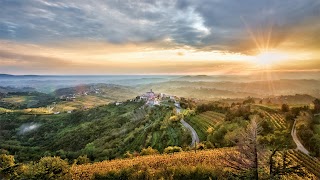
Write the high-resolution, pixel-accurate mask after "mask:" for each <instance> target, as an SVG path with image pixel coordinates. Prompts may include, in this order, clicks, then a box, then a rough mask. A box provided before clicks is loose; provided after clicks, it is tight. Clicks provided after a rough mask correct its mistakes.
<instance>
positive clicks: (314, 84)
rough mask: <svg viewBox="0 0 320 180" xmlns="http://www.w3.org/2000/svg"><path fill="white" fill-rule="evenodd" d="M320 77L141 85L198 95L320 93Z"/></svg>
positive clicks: (189, 95) (215, 97) (191, 96)
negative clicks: (318, 78) (314, 78)
mask: <svg viewBox="0 0 320 180" xmlns="http://www.w3.org/2000/svg"><path fill="white" fill-rule="evenodd" d="M319 87H320V81H319V80H305V79H281V80H270V81H266V80H264V81H250V82H245V81H240V82H238V81H237V82H233V81H221V82H206V81H195V82H193V81H168V82H163V83H156V84H155V83H154V84H148V85H141V86H139V88H138V89H139V91H140V92H145V91H146V90H148V89H150V88H152V89H157V90H159V91H161V92H164V93H168V94H173V95H177V96H183V97H189V98H198V99H221V98H244V97H248V96H253V97H260V98H262V97H270V96H281V95H282V96H285V95H295V94H308V95H311V96H314V97H320V88H319Z"/></svg>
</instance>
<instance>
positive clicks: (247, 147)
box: [224, 116, 305, 180]
mask: <svg viewBox="0 0 320 180" xmlns="http://www.w3.org/2000/svg"><path fill="white" fill-rule="evenodd" d="M260 122H261V120H259V117H258V116H254V117H253V118H252V119H251V122H250V124H248V126H247V127H246V128H245V129H244V131H242V132H240V133H239V134H238V137H237V140H236V141H237V143H236V149H237V152H238V153H228V154H227V155H226V161H224V162H225V164H226V166H228V167H230V168H232V169H234V170H235V171H236V172H238V174H237V176H238V178H239V177H240V178H242V179H256V180H258V179H260V178H261V177H262V179H280V178H281V177H282V176H286V175H290V174H296V175H298V176H302V177H304V176H305V173H304V171H303V170H302V167H301V166H300V165H294V163H293V162H292V161H291V160H289V159H288V158H287V155H286V148H287V141H286V138H285V137H281V136H280V137H273V138H268V139H267V141H269V142H268V143H269V146H268V149H266V148H265V146H263V145H262V144H261V140H260V138H261V136H260V134H261V132H262V131H263V129H262V127H261V126H260ZM281 135H283V134H281ZM265 140H266V139H265ZM267 150H270V151H267ZM281 150H282V151H283V152H284V153H283V154H282V155H281V159H282V160H281V161H280V162H279V160H276V159H277V158H275V156H276V154H277V152H278V151H281ZM278 159H279V158H278ZM276 162H277V163H276ZM264 164H267V165H268V166H269V173H267V174H264V173H263V174H262V173H259V172H260V171H263V169H264V167H263V166H264Z"/></svg>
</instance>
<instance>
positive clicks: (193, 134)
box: [176, 107, 200, 147]
mask: <svg viewBox="0 0 320 180" xmlns="http://www.w3.org/2000/svg"><path fill="white" fill-rule="evenodd" d="M176 110H177V113H178V114H180V112H181V108H180V107H176ZM180 122H181V123H182V125H183V126H184V127H185V128H187V129H188V130H189V131H190V132H191V138H192V142H191V145H190V146H191V147H193V146H194V144H195V143H199V142H200V139H199V136H198V134H197V132H196V131H195V130H194V129H193V127H192V126H190V124H188V123H187V122H186V121H184V119H181V120H180Z"/></svg>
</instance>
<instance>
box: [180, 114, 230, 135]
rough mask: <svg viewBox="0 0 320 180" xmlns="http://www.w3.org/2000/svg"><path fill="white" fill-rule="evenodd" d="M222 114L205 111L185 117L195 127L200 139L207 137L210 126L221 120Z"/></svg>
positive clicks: (222, 118) (223, 116)
mask: <svg viewBox="0 0 320 180" xmlns="http://www.w3.org/2000/svg"><path fill="white" fill-rule="evenodd" d="M224 118H225V115H224V114H221V113H217V112H213V111H207V112H204V113H201V114H198V115H196V116H191V117H188V118H186V121H187V122H188V123H190V125H191V126H192V127H193V128H194V129H195V131H196V132H197V134H198V136H199V138H200V140H201V141H205V140H206V139H207V134H208V133H207V131H208V129H209V128H210V127H214V126H215V125H216V124H217V123H220V122H223V121H224Z"/></svg>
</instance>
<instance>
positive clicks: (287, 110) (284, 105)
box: [281, 104, 290, 112]
mask: <svg viewBox="0 0 320 180" xmlns="http://www.w3.org/2000/svg"><path fill="white" fill-rule="evenodd" d="M281 111H282V112H289V111H290V108H289V105H288V104H282V105H281Z"/></svg>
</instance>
